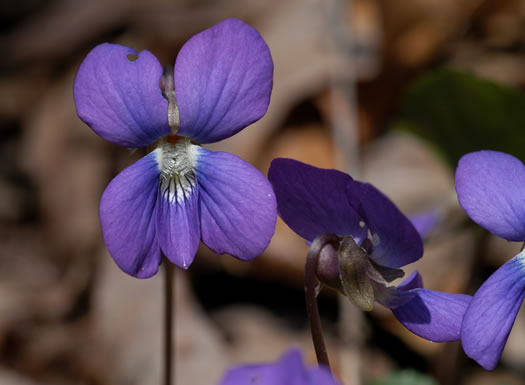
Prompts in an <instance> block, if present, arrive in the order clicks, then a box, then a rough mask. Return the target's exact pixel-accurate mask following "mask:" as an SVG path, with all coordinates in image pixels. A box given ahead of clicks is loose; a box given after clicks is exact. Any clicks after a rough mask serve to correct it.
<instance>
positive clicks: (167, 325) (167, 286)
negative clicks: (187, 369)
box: [164, 258, 175, 385]
mask: <svg viewBox="0 0 525 385" xmlns="http://www.w3.org/2000/svg"><path fill="white" fill-rule="evenodd" d="M173 274H174V268H173V265H172V264H171V262H170V261H168V260H167V259H166V258H164V385H174V384H175V381H173V383H172V378H174V373H175V365H174V359H175V349H174V341H173V308H174V306H175V301H174V291H175V286H174V285H173Z"/></svg>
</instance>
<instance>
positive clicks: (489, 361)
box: [456, 151, 525, 370]
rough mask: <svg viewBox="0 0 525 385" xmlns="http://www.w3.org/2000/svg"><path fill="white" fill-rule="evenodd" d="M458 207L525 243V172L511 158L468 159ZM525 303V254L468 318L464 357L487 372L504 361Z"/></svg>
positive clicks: (481, 154)
mask: <svg viewBox="0 0 525 385" xmlns="http://www.w3.org/2000/svg"><path fill="white" fill-rule="evenodd" d="M456 191H457V194H458V199H459V203H460V204H461V206H462V207H463V209H464V210H465V211H466V212H467V214H468V216H469V217H470V218H471V219H472V220H473V221H474V222H476V223H477V224H479V225H480V226H482V227H484V228H485V229H487V230H488V231H490V232H491V233H493V234H496V235H497V236H499V237H501V238H504V239H506V240H509V241H520V242H523V241H525V194H524V191H525V166H524V165H523V163H522V162H521V161H520V160H519V159H517V158H515V157H513V156H512V155H509V154H505V153H502V152H496V151H478V152H472V153H470V154H466V155H464V156H463V157H462V158H461V159H460V160H459V164H458V168H457V170H456ZM524 298H525V251H522V252H520V253H519V254H518V255H516V256H515V257H514V258H512V259H510V260H509V261H508V262H507V263H505V264H504V265H503V266H501V267H500V268H499V269H498V270H496V272H494V273H493V274H492V275H491V276H490V277H489V278H488V279H487V280H486V281H485V282H484V283H483V284H482V285H481V287H480V288H479V289H478V291H477V292H476V294H475V295H474V299H473V300H472V303H471V304H470V306H469V307H468V309H467V311H466V312H465V317H464V319H463V325H462V327H461V342H462V344H463V349H464V350H465V353H466V354H467V355H468V356H469V357H470V358H472V359H474V360H475V361H477V362H478V363H479V364H480V365H481V366H483V367H484V368H485V369H487V370H493V369H494V368H495V367H496V365H497V364H498V361H499V359H500V357H501V353H502V352H503V348H504V347H505V344H506V342H507V339H508V337H509V334H510V331H511V329H512V325H513V324H514V320H515V319H516V315H517V314H518V310H519V309H520V306H521V304H522V302H523V299H524Z"/></svg>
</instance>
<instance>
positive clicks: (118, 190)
mask: <svg viewBox="0 0 525 385" xmlns="http://www.w3.org/2000/svg"><path fill="white" fill-rule="evenodd" d="M159 175H160V172H159V168H158V165H157V161H156V157H155V153H154V152H152V153H150V154H149V155H147V156H145V157H144V158H142V159H140V160H138V161H137V162H136V163H134V164H132V165H131V166H129V167H128V168H126V169H125V170H123V171H122V172H121V173H120V174H118V175H117V176H116V177H115V178H114V179H113V180H112V181H111V182H110V184H109V185H108V187H106V190H105V191H104V193H103V194H102V198H101V200H100V208H99V215H100V223H101V225H102V233H103V235H104V241H105V243H106V246H107V248H108V250H109V253H110V254H111V256H112V257H113V259H114V260H115V262H116V263H117V265H118V266H119V267H120V268H121V269H122V270H123V271H125V272H126V273H128V274H130V275H132V276H135V277H138V278H148V277H151V276H152V275H154V274H155V273H156V272H157V270H158V267H159V264H160V262H161V253H160V248H159V245H158V242H157V238H156V237H155V219H154V218H155V207H156V201H157V192H158V187H159Z"/></svg>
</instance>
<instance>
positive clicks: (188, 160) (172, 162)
mask: <svg viewBox="0 0 525 385" xmlns="http://www.w3.org/2000/svg"><path fill="white" fill-rule="evenodd" d="M198 148H199V146H196V145H194V144H192V143H191V141H190V139H188V138H185V137H172V136H169V137H167V138H164V139H162V140H161V141H160V142H159V143H158V145H157V148H156V149H155V152H156V157H157V163H158V165H159V169H160V191H161V194H162V196H164V197H165V198H166V199H168V200H169V202H170V203H178V202H182V201H184V200H186V199H187V198H188V197H189V196H190V195H191V193H192V191H193V190H194V188H195V186H196V185H197V179H196V176H195V163H196V160H197V156H198V153H197V152H198Z"/></svg>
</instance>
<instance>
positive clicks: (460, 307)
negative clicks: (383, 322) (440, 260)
mask: <svg viewBox="0 0 525 385" xmlns="http://www.w3.org/2000/svg"><path fill="white" fill-rule="evenodd" d="M421 285H422V282H421V278H420V277H419V274H417V273H413V274H411V275H410V276H409V277H408V278H407V279H406V280H405V281H404V282H403V284H402V285H400V286H399V287H398V293H399V295H401V296H403V295H406V294H404V293H402V292H403V291H405V292H406V293H415V296H414V298H412V300H410V301H409V302H407V303H405V304H404V305H401V306H398V307H396V308H394V309H392V312H393V313H394V315H395V316H396V318H397V319H398V320H399V322H401V323H402V324H403V325H404V326H405V327H406V328H407V329H408V330H410V331H411V332H412V333H414V334H416V335H418V336H420V337H422V338H425V339H427V340H429V341H433V342H445V341H456V340H459V338H460V331H461V323H462V320H463V315H464V314H465V311H466V310H467V307H468V306H469V304H470V302H471V301H472V297H471V296H469V295H465V294H452V293H443V292H439V291H434V290H428V289H423V288H418V286H419V287H420V286H421Z"/></svg>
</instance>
